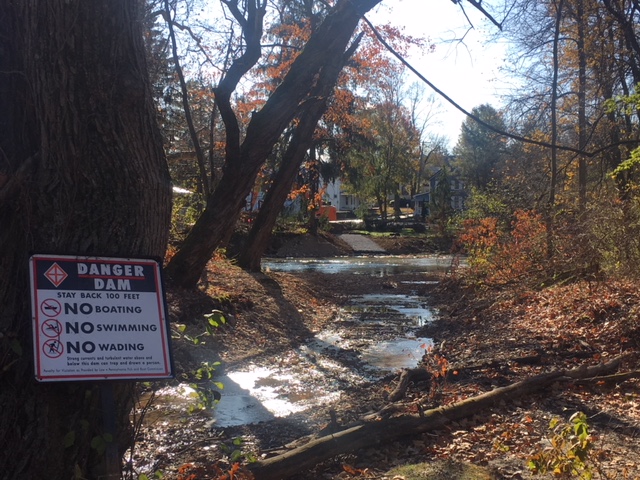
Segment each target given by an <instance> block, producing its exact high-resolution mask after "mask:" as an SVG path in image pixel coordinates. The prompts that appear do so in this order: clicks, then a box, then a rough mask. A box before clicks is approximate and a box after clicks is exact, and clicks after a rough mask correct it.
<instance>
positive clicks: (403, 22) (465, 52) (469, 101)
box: [367, 0, 508, 147]
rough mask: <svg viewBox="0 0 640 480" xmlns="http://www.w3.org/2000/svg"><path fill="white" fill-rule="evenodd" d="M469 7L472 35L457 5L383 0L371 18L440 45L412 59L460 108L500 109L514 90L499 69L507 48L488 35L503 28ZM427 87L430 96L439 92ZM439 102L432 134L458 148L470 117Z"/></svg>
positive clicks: (437, 1)
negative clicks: (508, 91) (486, 105)
mask: <svg viewBox="0 0 640 480" xmlns="http://www.w3.org/2000/svg"><path fill="white" fill-rule="evenodd" d="M486 3H487V2H484V5H486ZM463 5H464V6H465V11H466V13H467V15H468V16H469V18H470V19H471V22H472V23H473V26H474V28H473V29H471V30H469V22H468V21H467V19H466V18H465V16H464V14H463V13H462V11H461V10H460V7H459V6H458V5H455V4H454V3H453V2H452V1H451V0H383V2H382V4H381V5H380V6H379V7H378V8H377V9H376V10H374V11H372V12H370V13H369V14H368V15H367V17H368V18H369V19H370V20H371V22H372V23H373V24H374V25H377V24H382V23H384V22H387V21H388V22H389V23H391V24H392V25H394V26H396V27H404V33H406V34H409V35H413V36H415V37H428V38H429V39H430V40H431V42H432V43H433V44H435V46H436V48H435V52H433V53H431V52H426V53H425V52H421V51H417V50H416V51H413V52H412V53H410V55H409V57H408V58H407V60H408V61H409V62H410V63H411V64H412V65H413V67H414V68H416V69H417V70H418V71H419V72H420V73H421V74H422V75H423V76H424V77H426V78H427V79H428V80H429V81H430V82H431V83H433V84H434V85H435V86H436V87H437V88H439V89H440V90H442V91H443V92H444V93H446V94H447V95H448V96H449V97H451V98H452V99H453V100H454V101H455V102H456V103H458V104H459V105H460V106H462V107H463V108H465V109H466V110H468V111H470V110H471V109H473V107H476V106H478V105H481V104H483V103H489V104H491V105H492V106H494V107H496V108H499V107H500V106H501V101H500V98H499V95H500V92H506V89H507V88H508V82H507V81H505V80H503V77H504V76H503V75H501V74H500V70H499V67H500V66H501V65H502V63H503V59H504V57H505V52H506V47H505V44H504V43H502V44H500V43H494V42H489V41H488V36H489V35H490V34H495V33H497V32H498V29H497V27H496V26H494V25H492V24H490V23H489V22H488V21H487V20H485V19H483V18H482V14H481V13H480V12H478V11H477V10H476V9H475V8H474V7H473V6H471V5H470V4H468V3H466V2H464V3H463ZM498 20H500V19H498ZM465 32H466V35H465ZM462 36H465V38H464V43H463V44H461V43H459V42H452V40H454V39H458V38H461V37H462ZM414 80H415V81H419V79H418V78H417V77H416V76H415V75H413V74H411V73H410V74H409V78H408V83H412V82H413V81H414ZM425 87H426V90H425V93H426V95H430V94H431V93H435V92H433V90H431V89H430V88H429V87H428V86H427V85H425ZM439 101H440V102H441V103H442V105H441V108H440V113H439V114H438V115H437V118H436V120H435V121H434V122H437V123H432V124H430V127H428V130H429V131H430V132H433V133H435V134H438V135H442V136H444V137H447V138H448V140H449V143H448V145H449V147H453V146H454V145H455V143H456V141H457V139H458V135H459V133H460V126H461V124H462V122H463V121H464V120H465V115H464V114H463V113H462V112H460V111H459V110H457V109H456V108H455V107H453V106H452V105H451V104H449V103H448V102H447V101H446V100H444V99H441V100H439Z"/></svg>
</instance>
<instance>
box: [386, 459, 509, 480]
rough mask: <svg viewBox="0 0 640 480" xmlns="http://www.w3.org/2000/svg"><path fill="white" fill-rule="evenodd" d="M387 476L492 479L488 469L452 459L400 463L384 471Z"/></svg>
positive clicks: (435, 479) (405, 479) (430, 479)
mask: <svg viewBox="0 0 640 480" xmlns="http://www.w3.org/2000/svg"><path fill="white" fill-rule="evenodd" d="M386 475H387V476H389V478H394V477H400V478H402V479H403V480H494V479H495V478H497V477H496V476H495V475H493V474H492V473H491V472H490V471H489V470H487V469H486V468H483V467H479V466H477V465H472V464H470V463H462V462H456V461H452V460H447V461H437V462H433V463H417V464H415V465H402V466H400V467H396V468H394V469H392V470H389V471H388V472H387V473H386Z"/></svg>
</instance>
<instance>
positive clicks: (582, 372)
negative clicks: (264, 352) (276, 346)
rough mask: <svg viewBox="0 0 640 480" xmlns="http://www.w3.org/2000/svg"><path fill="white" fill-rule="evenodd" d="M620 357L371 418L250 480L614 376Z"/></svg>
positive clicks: (285, 474) (269, 464) (270, 479)
mask: <svg viewBox="0 0 640 480" xmlns="http://www.w3.org/2000/svg"><path fill="white" fill-rule="evenodd" d="M621 360H622V357H619V358H616V359H614V360H612V361H610V362H608V363H606V364H601V365H596V366H593V367H586V366H583V367H580V368H576V369H573V370H561V371H555V372H550V373H545V374H542V375H537V376H535V377H530V378H527V379H525V380H522V381H520V382H517V383H514V384H511V385H508V386H506V387H500V388H496V389H494V390H491V391H489V392H486V393H483V394H481V395H478V396H476V397H471V398H467V399H465V400H462V401H459V402H456V403H453V404H451V405H447V406H445V407H439V408H434V409H432V410H426V411H424V412H422V413H421V414H419V415H404V416H399V417H393V418H384V417H382V416H372V417H373V418H370V419H369V421H367V422H365V423H363V424H361V425H356V426H353V427H351V428H348V429H346V430H342V431H340V432H337V433H334V434H331V435H327V436H324V437H321V438H318V439H316V440H313V441H311V442H309V443H307V444H305V445H303V446H301V447H298V448H295V449H293V450H291V451H289V452H286V453H283V454H282V455H278V456H276V457H272V458H269V459H266V460H262V461H259V462H257V463H255V464H252V465H251V466H250V468H251V470H252V471H253V473H254V474H255V477H256V478H259V479H260V480H276V479H284V478H289V477H292V476H293V475H295V474H297V473H299V472H302V471H304V470H308V469H310V468H312V467H313V466H315V465H317V464H318V463H320V462H322V461H324V460H327V459H329V458H331V457H334V456H336V455H339V454H344V453H348V452H351V451H355V450H359V449H362V448H369V447H373V446H376V445H381V444H384V443H388V442H389V441H392V440H394V439H396V438H400V437H403V436H407V435H416V434H421V433H425V432H429V431H433V430H437V429H439V428H442V427H443V426H445V425H447V424H448V423H450V422H454V421H457V420H460V419H462V418H465V417H469V416H471V415H474V414H476V413H478V411H480V410H481V409H483V408H488V407H491V406H492V405H495V404H496V403H498V402H500V401H508V400H509V399H512V398H517V397H521V396H523V395H527V394H530V393H533V392H536V391H539V390H542V389H544V388H546V387H548V386H549V385H551V384H553V383H555V382H563V381H564V382H567V381H574V380H580V379H587V378H592V377H598V376H601V375H608V374H610V373H611V372H614V371H615V370H616V369H617V368H618V366H619V365H620V362H621Z"/></svg>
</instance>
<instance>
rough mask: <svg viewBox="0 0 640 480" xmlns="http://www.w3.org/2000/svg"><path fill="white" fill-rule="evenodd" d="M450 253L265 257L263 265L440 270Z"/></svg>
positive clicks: (277, 268)
mask: <svg viewBox="0 0 640 480" xmlns="http://www.w3.org/2000/svg"><path fill="white" fill-rule="evenodd" d="M451 262H452V257H451V256H449V255H438V256H420V257H397V256H389V255H383V256H375V257H342V258H305V259H291V258H267V259H263V260H262V269H263V270H264V271H267V272H270V271H271V272H288V273H300V272H318V273H326V274H336V273H349V274H355V275H374V276H385V275H397V274H400V273H429V272H443V271H446V270H448V269H450V268H451Z"/></svg>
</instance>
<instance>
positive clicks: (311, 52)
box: [166, 0, 380, 288]
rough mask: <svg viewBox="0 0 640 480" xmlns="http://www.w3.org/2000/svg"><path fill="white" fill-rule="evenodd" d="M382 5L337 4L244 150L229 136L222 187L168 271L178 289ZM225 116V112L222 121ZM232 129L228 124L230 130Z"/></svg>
mask: <svg viewBox="0 0 640 480" xmlns="http://www.w3.org/2000/svg"><path fill="white" fill-rule="evenodd" d="M379 2H380V0H342V1H340V2H338V4H337V5H336V6H335V7H334V8H333V9H332V11H331V12H330V13H329V15H328V16H327V17H326V19H325V20H324V21H323V22H322V23H321V24H320V25H319V26H318V28H317V30H316V31H315V32H314V33H313V35H312V36H311V38H310V39H309V41H308V42H307V44H306V46H305V48H304V50H303V51H302V52H301V53H300V55H299V56H298V57H297V58H296V60H295V61H294V63H293V64H292V66H291V69H290V70H289V72H288V73H287V75H286V76H285V78H284V80H283V81H282V83H281V84H280V85H279V86H278V88H277V89H276V90H275V91H274V93H273V94H272V95H271V96H270V97H269V100H268V101H267V103H266V104H265V105H264V107H263V108H262V109H261V110H260V111H258V112H256V113H255V114H254V115H253V117H252V119H251V121H250V123H249V125H248V127H247V133H246V136H245V138H244V141H243V142H242V144H241V146H240V148H238V149H236V148H235V147H234V142H230V140H229V139H230V132H227V153H226V155H227V158H226V165H225V170H224V173H223V175H222V177H221V179H220V184H219V186H218V188H216V190H215V191H214V193H213V194H212V195H211V196H210V197H209V199H208V200H207V206H206V208H205V211H204V212H203V214H202V215H201V216H200V218H198V220H197V222H196V223H195V225H194V226H193V229H192V230H191V232H190V233H189V235H188V236H187V238H186V239H185V241H184V243H183V244H182V246H181V248H180V250H179V251H178V252H177V253H176V255H175V256H174V257H173V258H172V259H171V261H170V262H169V264H168V265H167V269H166V272H167V275H168V276H169V278H170V279H171V280H172V282H173V283H174V284H176V285H178V286H181V287H185V288H194V287H195V286H196V285H197V283H198V280H199V279H200V276H201V274H202V272H203V270H204V268H205V267H206V264H207V262H208V261H209V260H210V259H211V256H212V255H213V252H214V251H215V249H216V248H218V247H219V246H220V244H221V242H222V240H223V239H224V238H225V237H226V236H227V234H228V232H229V231H231V230H232V229H233V228H234V227H235V223H236V221H237V219H238V217H239V215H240V212H241V209H242V207H243V205H244V201H245V198H246V196H247V195H248V194H249V192H250V190H251V188H252V187H253V184H254V182H255V179H256V176H257V174H258V172H259V170H260V167H261V166H262V164H263V163H264V162H265V160H266V158H267V156H268V155H269V153H270V152H271V150H272V148H273V146H274V145H275V143H276V141H277V140H278V138H279V136H280V135H281V134H282V132H283V131H284V129H285V128H286V127H287V125H289V123H290V122H291V120H292V119H293V118H294V116H295V114H296V112H297V111H298V109H299V108H300V104H301V103H302V102H303V101H304V100H305V99H307V97H308V94H309V92H310V91H311V89H312V88H313V86H314V85H315V84H316V83H317V79H318V75H319V73H320V71H321V69H322V68H324V67H325V66H326V65H327V64H329V63H330V62H331V61H332V59H334V58H335V57H339V56H342V55H343V54H344V52H345V49H346V48H347V45H348V44H349V40H350V38H351V36H352V35H353V32H354V30H355V28H356V26H357V25H358V22H359V21H360V18H361V17H362V16H363V15H364V14H365V13H366V12H367V11H369V10H370V9H371V8H373V7H374V6H375V5H376V4H378V3H379ZM217 93H218V92H217ZM224 113H225V112H224V110H221V114H223V118H225V117H224ZM230 124H231V122H229V121H228V120H225V126H226V127H227V129H229V125H230ZM231 137H233V135H231Z"/></svg>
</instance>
